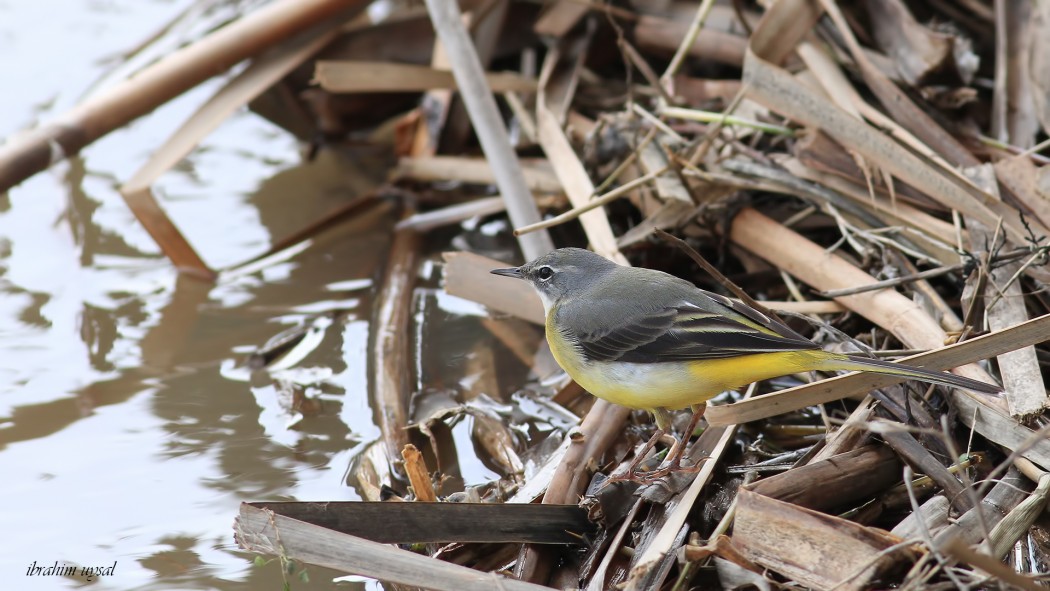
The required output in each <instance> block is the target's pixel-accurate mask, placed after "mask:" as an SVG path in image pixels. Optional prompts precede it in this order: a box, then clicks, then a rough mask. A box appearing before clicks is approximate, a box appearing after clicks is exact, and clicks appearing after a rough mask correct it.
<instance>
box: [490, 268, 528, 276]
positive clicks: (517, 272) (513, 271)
mask: <svg viewBox="0 0 1050 591" xmlns="http://www.w3.org/2000/svg"><path fill="white" fill-rule="evenodd" d="M489 273H492V274H493V275H503V276H504V277H513V278H515V279H524V278H525V276H524V275H522V274H521V267H511V268H509V269H493V270H491V271H489Z"/></svg>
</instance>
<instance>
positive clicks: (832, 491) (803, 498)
mask: <svg viewBox="0 0 1050 591" xmlns="http://www.w3.org/2000/svg"><path fill="white" fill-rule="evenodd" d="M900 475H901V462H900V460H899V459H898V458H897V456H896V454H894V453H893V451H892V450H890V449H887V448H886V447H883V446H881V445H868V446H865V447H862V448H860V449H855V450H853V451H848V452H846V453H842V454H839V455H837V456H833V457H830V458H828V459H826V460H821V461H819V462H813V463H811V464H807V465H805V466H801V467H799V468H795V469H793V470H788V471H787V472H781V473H780V474H776V475H774V476H770V477H769V478H763V479H762V480H759V481H758V482H756V483H754V484H751V485H748V486H747V489H748V490H750V491H752V492H754V493H757V494H760V495H763V496H766V497H769V498H771V499H776V500H779V501H785V502H789V503H793V504H795V505H798V506H800V507H806V508H808V509H814V510H818V511H819V510H829V509H833V508H838V507H843V506H846V505H849V504H850V503H853V502H855V501H861V500H865V499H868V498H870V497H871V496H873V495H875V494H877V493H879V492H880V491H882V490H885V489H886V488H887V487H888V486H890V485H892V484H893V483H894V482H897V481H899V480H900ZM815 482H819V483H820V486H813V483H815Z"/></svg>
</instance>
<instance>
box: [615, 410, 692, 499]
mask: <svg viewBox="0 0 1050 591" xmlns="http://www.w3.org/2000/svg"><path fill="white" fill-rule="evenodd" d="M650 412H651V413H652V415H653V420H654V421H655V422H656V432H655V433H653V436H652V437H650V438H649V441H646V442H645V445H643V446H642V447H641V449H640V450H638V453H636V454H635V455H634V460H632V461H631V465H630V466H628V467H627V470H626V471H625V472H624V473H623V476H614V477H612V478H610V480H612V481H617V480H634V479H635V478H634V474H636V473H642V474H644V473H645V472H644V471H639V470H638V466H639V465H641V463H642V461H643V460H645V456H646V455H648V454H649V452H650V451H652V449H653V448H654V447H656V443H657V442H658V441H660V439H661V438H663V436H664V435H666V434H667V432H668V431H671V429H672V427H671V420H672V419H673V415H672V414H671V413H670V412H669V411H668V410H667V409H666V408H654V409H652V410H651V411H650ZM676 441H677V440H676Z"/></svg>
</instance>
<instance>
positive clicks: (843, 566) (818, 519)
mask: <svg viewBox="0 0 1050 591" xmlns="http://www.w3.org/2000/svg"><path fill="white" fill-rule="evenodd" d="M732 541H733V545H734V546H736V547H737V548H739V549H740V551H741V553H742V554H743V555H744V557H746V558H747V559H748V560H750V561H752V562H754V563H756V564H759V565H761V566H764V567H766V568H768V569H771V570H774V571H776V572H778V573H780V574H782V575H784V576H786V577H788V578H789V579H791V580H794V581H796V582H798V583H801V584H802V585H804V586H807V587H814V588H816V589H832V588H835V589H838V590H847V591H848V590H860V589H864V588H866V586H867V585H868V583H869V582H870V581H871V580H872V579H873V578H874V577H876V576H879V575H880V574H882V573H884V572H886V571H888V570H890V569H892V568H894V567H896V566H899V565H901V563H902V562H903V561H904V559H905V558H906V556H907V551H906V550H905V549H903V548H902V549H900V550H897V551H894V552H889V553H886V554H884V555H882V556H880V554H882V553H883V552H884V551H885V550H887V549H888V548H890V547H891V546H893V545H895V544H898V543H899V542H900V541H901V540H900V539H899V538H897V537H896V536H894V535H892V534H889V533H887V532H884V531H882V530H877V529H874V528H869V527H864V526H861V525H857V524H856V523H853V522H851V521H846V520H845V519H841V518H838V517H832V516H830V515H825V514H823V513H819V512H817V511H812V510H809V509H805V508H802V507H798V506H796V505H792V504H791V503H785V502H783V501H778V500H775V499H770V498H769V497H766V496H763V495H761V494H758V493H755V492H752V491H749V490H746V489H741V490H740V492H739V493H738V495H737V509H736V520H735V522H734V525H733V539H732ZM786 548H790V549H791V551H790V552H785V551H784V550H785V549H786Z"/></svg>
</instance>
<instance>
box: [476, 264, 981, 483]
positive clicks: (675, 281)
mask: <svg viewBox="0 0 1050 591" xmlns="http://www.w3.org/2000/svg"><path fill="white" fill-rule="evenodd" d="M492 273H495V274H496V275H503V276H506V277H515V278H517V279H524V280H525V281H528V282H529V283H531V284H532V286H533V287H534V288H535V289H536V291H537V292H539V296H540V299H541V300H542V301H543V309H544V312H545V314H546V318H547V321H546V333H547V343H549V344H550V348H551V352H552V353H553V354H554V358H555V359H556V360H557V361H558V364H559V365H560V366H561V367H562V369H564V370H565V371H566V372H567V373H568V374H569V376H570V377H572V379H574V380H576V383H578V384H579V385H580V386H583V388H584V389H586V390H587V391H588V392H590V393H591V394H593V395H595V396H597V397H599V398H603V399H605V400H608V401H609V402H613V403H616V404H620V405H623V406H627V407H630V408H638V409H645V410H648V411H650V412H652V413H653V415H654V417H655V418H656V422H657V427H658V432H657V435H656V436H654V437H653V439H651V440H650V442H649V443H648V444H647V446H646V448H645V449H644V450H643V452H642V453H640V454H639V459H640V458H641V456H644V454H645V453H648V451H649V449H651V447H652V445H653V444H655V442H656V440H657V438H658V437H659V436H661V435H662V434H663V432H665V431H666V430H667V429H669V428H670V421H669V413H668V412H667V411H668V410H676V409H681V408H685V407H687V406H692V407H693V409H694V413H693V419H692V421H691V425H690V427H689V428H688V430H687V431H686V433H685V437H684V438H683V440H681V441H679V442H678V443H677V444H676V446H675V452H674V453H673V454H671V461H670V467H669V469H665V470H659V471H654V472H652V473H648V474H649V475H652V474H656V473H657V472H658V473H660V474H661V475H662V474H666V473H667V472H670V471H674V470H678V469H679V462H680V461H681V457H682V453H683V452H684V450H685V441H687V440H688V438H689V436H690V435H691V434H692V432H693V430H694V429H695V428H696V425H697V423H698V422H699V420H700V417H701V416H702V415H703V411H704V403H706V402H707V401H708V400H710V399H711V398H712V397H714V396H716V395H718V394H719V393H721V392H724V391H726V390H732V389H735V388H739V387H741V386H744V385H747V384H750V383H752V382H757V381H759V380H765V379H769V378H774V377H777V376H783V375H788V374H794V373H800V372H807V371H868V372H874V373H881V374H889V375H896V376H904V377H908V378H912V379H916V380H920V381H923V382H930V383H933V384H940V385H943V386H952V387H957V388H966V389H968V390H974V391H977V392H987V393H994V392H1000V391H1001V389H1000V388H999V387H998V386H993V385H991V384H986V383H984V382H979V381H977V380H971V379H969V378H964V377H961V376H956V375H953V374H950V373H944V372H939V371H931V370H928V369H922V368H918V367H908V366H904V365H900V364H897V363H892V362H889V361H881V360H878V359H869V358H867V357H857V356H853V355H845V354H842V353H832V352H830V351H824V350H822V349H821V348H820V347H819V346H818V345H817V344H816V343H813V342H812V341H810V340H809V339H807V338H805V337H803V336H802V335H800V334H798V333H797V332H795V331H794V330H792V329H790V328H788V327H787V326H785V325H784V324H782V323H781V322H778V321H777V320H775V319H773V318H770V317H768V316H766V315H765V314H763V313H761V312H759V311H758V310H755V309H754V308H751V307H750V306H747V305H745V304H743V303H741V302H739V301H736V300H731V299H729V298H725V297H722V296H720V295H718V294H714V293H711V292H708V291H704V290H702V289H699V288H697V287H696V286H695V285H693V284H692V283H689V282H688V281H685V280H683V279H679V278H678V277H675V276H673V275H668V274H667V273H663V272H661V271H656V270H653V269H640V268H633V267H623V266H620V265H617V264H616V263H613V262H612V261H609V260H607V259H605V258H604V257H602V256H600V255H598V254H595V253H593V252H590V251H588V250H583V249H579V248H561V249H558V250H555V251H553V252H550V253H548V254H546V255H543V256H541V257H539V258H538V259H536V260H534V261H532V262H530V263H526V264H524V265H522V266H520V267H514V268H510V269H495V270H493V271H492ZM632 470H633V468H632Z"/></svg>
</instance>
